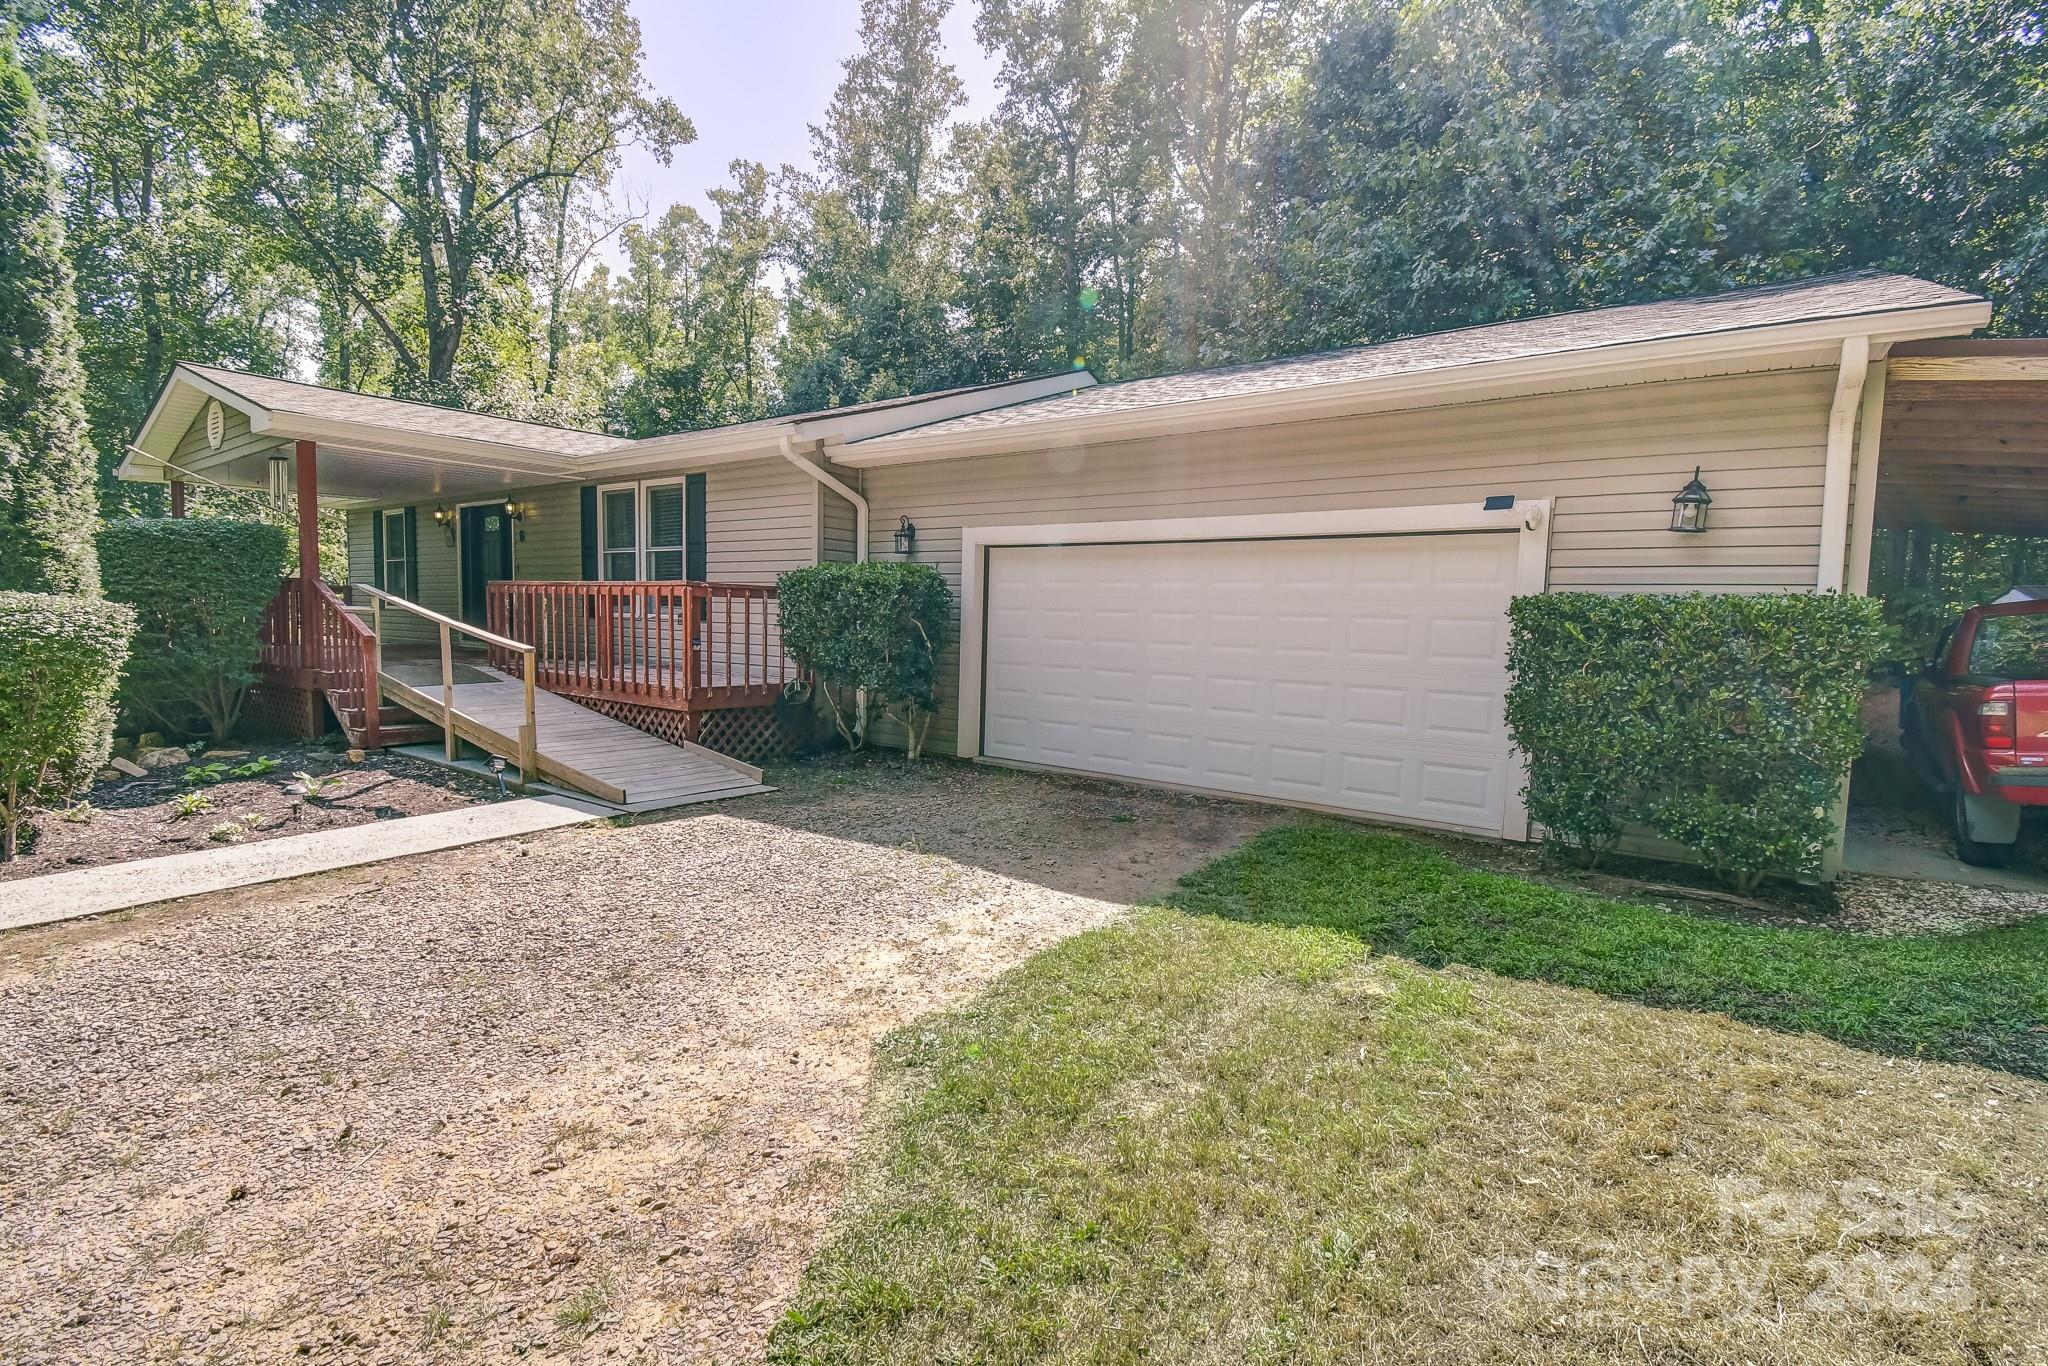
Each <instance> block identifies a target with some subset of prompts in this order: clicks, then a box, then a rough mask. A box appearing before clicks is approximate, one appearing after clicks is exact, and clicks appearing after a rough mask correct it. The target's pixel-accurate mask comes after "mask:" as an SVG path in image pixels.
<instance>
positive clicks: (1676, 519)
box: [1671, 465, 1714, 531]
mask: <svg viewBox="0 0 2048 1366" xmlns="http://www.w3.org/2000/svg"><path fill="white" fill-rule="evenodd" d="M1713 505H1714V495H1713V494H1711V493H1708V492H1707V486H1706V485H1705V484H1702V483H1701V482H1700V467H1699V466H1697V465H1695V466H1693V468H1692V480H1691V482H1689V483H1688V484H1686V486H1685V487H1684V488H1682V489H1680V490H1679V491H1678V493H1677V495H1676V496H1675V497H1673V498H1672V500H1671V529H1672V530H1673V531H1705V530H1706V529H1707V509H1708V508H1710V507H1712V506H1713Z"/></svg>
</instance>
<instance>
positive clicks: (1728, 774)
mask: <svg viewBox="0 0 2048 1366" xmlns="http://www.w3.org/2000/svg"><path fill="white" fill-rule="evenodd" d="M1509 615H1510V619H1511V621H1512V638H1511V642H1510V645H1509V649H1508V669H1509V672H1510V673H1511V675H1512V677H1513V682H1512V683H1511V685H1510V687H1509V690H1508V702H1507V720H1508V725H1509V727H1510V729H1512V730H1513V732H1514V736H1515V743H1516V745H1517V746H1518V747H1519V748H1520V749H1521V750H1522V752H1523V753H1524V754H1526V755H1527V756H1528V757H1529V788H1528V799H1529V814H1530V817H1531V818H1532V819H1533V820H1535V821H1536V822H1537V823H1538V824H1540V825H1541V826H1542V827H1543V828H1544V830H1545V833H1546V835H1547V836H1548V838H1550V839H1551V840H1553V841H1555V842H1557V843H1560V844H1562V845H1564V846H1566V847H1569V848H1571V849H1574V850H1577V851H1579V852H1580V853H1581V854H1582V855H1584V856H1586V857H1588V858H1594V857H1597V856H1598V855H1599V854H1600V853H1602V852H1604V851H1605V850H1607V849H1608V848H1610V847H1612V845H1613V844H1614V842H1615V840H1616V839H1617V838H1618V837H1619V836H1620V834H1621V833H1622V831H1623V828H1624V827H1626V826H1629V825H1640V826H1643V827H1646V828H1647V829H1649V830H1651V831H1653V832H1655V833H1656V834H1658V835H1661V836H1663V837H1664V838H1666V839H1670V840H1674V841H1676V842H1678V843H1680V844H1683V845H1685V846H1687V847H1688V848H1690V849H1692V850H1694V851H1696V852H1697V853H1698V854H1699V855H1700V856H1701V857H1702V858H1703V859H1704V860H1705V861H1706V862H1707V863H1708V864H1709V865H1710V866H1712V867H1713V868H1716V869H1718V870H1720V871H1721V872H1722V873H1723V874H1724V875H1726V876H1728V877H1729V878H1730V879H1731V880H1732V881H1734V883H1735V884H1736V885H1737V886H1738V887H1739V888H1743V889H1747V888H1750V887H1753V886H1754V885H1755V884H1756V883H1757V882H1758V881H1760V880H1761V879H1762V878H1763V877H1764V876H1765V875H1767V874H1769V873H1773V872H1779V873H1794V874H1812V873H1817V872H1818V871H1819V870H1820V861H1821V857H1822V854H1823V853H1824V852H1825V851H1826V849H1827V847H1828V845H1829V843H1830V842H1831V841H1832V839H1833V837H1834V822H1833V819H1832V816H1831V814H1830V813H1831V811H1832V809H1833V806H1834V802H1835V799H1836V795H1837V791H1838V789H1839V786H1840V784H1841V781H1842V779H1843V777H1844V776H1845V775H1846V774H1847V773H1848V771H1849V765H1850V763H1851V762H1852V761H1853V760H1854V759H1855V757H1856V755H1857V754H1858V753H1859V752H1860V750H1861V748H1862V743H1863V728H1862V723H1861V720H1860V717H1859V708H1860V706H1861V703H1862V698H1863V688H1864V682H1865V679H1866V676H1867V674H1868V672H1869V669H1870V666H1871V664H1872V663H1873V662H1874V661H1875V660H1876V659H1877V658H1878V655H1879V653H1880V652H1881V650H1882V649H1883V646H1884V643H1885V641H1886V639H1887V634H1886V632H1885V629H1884V627H1883V625H1882V623H1881V621H1880V619H1879V607H1878V604H1877V603H1876V602H1874V601H1872V600H1871V599H1868V598H1851V597H1839V596H1834V595H1812V594H1803V593H1781V594H1758V595H1754V596H1750V595H1739V594H1718V595H1708V594H1700V593H1692V594H1686V595H1682V596H1680V595H1660V594H1615V595H1608V594H1599V593H1547V594H1540V595H1536V596H1532V597H1524V598H1517V599H1516V600H1515V602H1514V605H1513V607H1512V608H1511V609H1510V613H1509Z"/></svg>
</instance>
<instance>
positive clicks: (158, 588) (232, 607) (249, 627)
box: [99, 517, 285, 740]
mask: <svg viewBox="0 0 2048 1366" xmlns="http://www.w3.org/2000/svg"><path fill="white" fill-rule="evenodd" d="M99 546H100V577H101V579H102V581H103V582H104V584H105V586H106V594H107V596H108V597H109V598H111V599H113V600H114V601H116V602H125V603H128V604H130V605H132V606H133V607H134V608H135V615H136V635H135V659H134V662H133V663H132V664H131V666H130V667H129V670H128V678H127V681H126V682H125V683H124V684H123V685H122V688H121V709H122V711H123V712H124V713H126V714H127V715H128V716H131V717H134V718H136V719H138V720H141V721H144V722H146V723H148V724H149V725H150V726H152V727H153V728H155V729H158V730H163V731H167V732H171V733H173V734H179V735H191V734H194V733H196V732H198V731H200V730H205V731H206V732H207V733H208V734H210V735H211V736H212V737H213V739H215V740H225V739H226V738H227V737H228V735H229V733H230V732H232V731H233V730H234V728H235V722H236V720H237V719H239V718H240V716H241V713H242V697H243V695H244V694H245V693H246V692H247V690H248V686H249V684H250V683H252V682H254V681H255V678H256V673H255V666H256V658H257V653H258V650H259V639H258V632H259V631H260V629H261V628H262V625H263V609H264V608H265V607H266V606H268V605H269V603H270V600H271V599H272V598H274V597H276V596H277V590H278V586H279V585H280V584H281V583H283V581H284V576H283V575H282V573H280V572H279V566H280V565H282V564H283V563H284V557H285V534H284V532H283V531H282V530H281V529H279V528H278V527H274V526H271V525H269V524H268V523H265V522H240V521H230V520H227V519H225V518H217V517H136V518H131V519H130V520H128V521H123V522H112V523H109V524H108V525H107V526H106V527H104V528H102V529H101V531H100V540H99Z"/></svg>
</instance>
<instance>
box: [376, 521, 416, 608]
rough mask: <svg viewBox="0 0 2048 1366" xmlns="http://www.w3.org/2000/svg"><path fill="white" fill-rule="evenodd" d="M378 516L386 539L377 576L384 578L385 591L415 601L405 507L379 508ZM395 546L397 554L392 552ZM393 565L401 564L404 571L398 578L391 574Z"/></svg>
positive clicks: (379, 524) (408, 600) (379, 525)
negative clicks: (395, 528) (407, 543)
mask: <svg viewBox="0 0 2048 1366" xmlns="http://www.w3.org/2000/svg"><path fill="white" fill-rule="evenodd" d="M377 517H378V519H379V520H378V522H377V525H378V527H379V528H380V529H381V530H382V533H383V540H384V558H383V562H382V563H381V564H379V565H378V566H377V576H378V578H379V579H380V580H382V582H383V584H384V591H385V592H387V593H392V594H395V595H397V596H398V597H401V598H404V599H405V600H406V601H407V602H412V601H415V599H414V597H413V582H414V578H415V575H414V572H413V567H412V558H411V556H409V555H408V554H407V553H406V552H407V550H408V549H409V547H408V546H407V545H406V538H405V509H404V508H402V507H398V508H379V509H378V510H377ZM394 525H395V526H396V527H397V530H396V532H394V531H393V530H392V528H393V526H394ZM394 546H395V547H397V553H396V554H393V553H392V548H393V547H394ZM393 565H398V566H400V567H401V569H402V570H403V571H404V572H403V573H401V574H400V575H399V576H398V577H396V578H393V577H392V574H391V566H393Z"/></svg>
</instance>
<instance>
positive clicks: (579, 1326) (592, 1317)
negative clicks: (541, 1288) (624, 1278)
mask: <svg viewBox="0 0 2048 1366" xmlns="http://www.w3.org/2000/svg"><path fill="white" fill-rule="evenodd" d="M611 1302H612V1288H611V1283H610V1282H609V1281H606V1280H598V1281H594V1282H592V1283H591V1284H589V1285H586V1286H584V1287H583V1288H582V1289H581V1290H579V1291H577V1292H576V1293H575V1294H573V1295H571V1296H570V1297H569V1298H568V1300H567V1301H566V1302H565V1303H564V1304H563V1305H562V1307H561V1308H560V1309H558V1310H556V1311H555V1326H556V1327H557V1328H560V1329H562V1330H563V1331H565V1332H570V1333H581V1334H583V1335H584V1336H585V1337H588V1336H589V1335H590V1334H591V1333H592V1332H594V1331H596V1329H597V1321H598V1320H599V1319H600V1318H602V1317H603V1315H604V1311H605V1310H606V1309H608V1308H610V1307H611Z"/></svg>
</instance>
